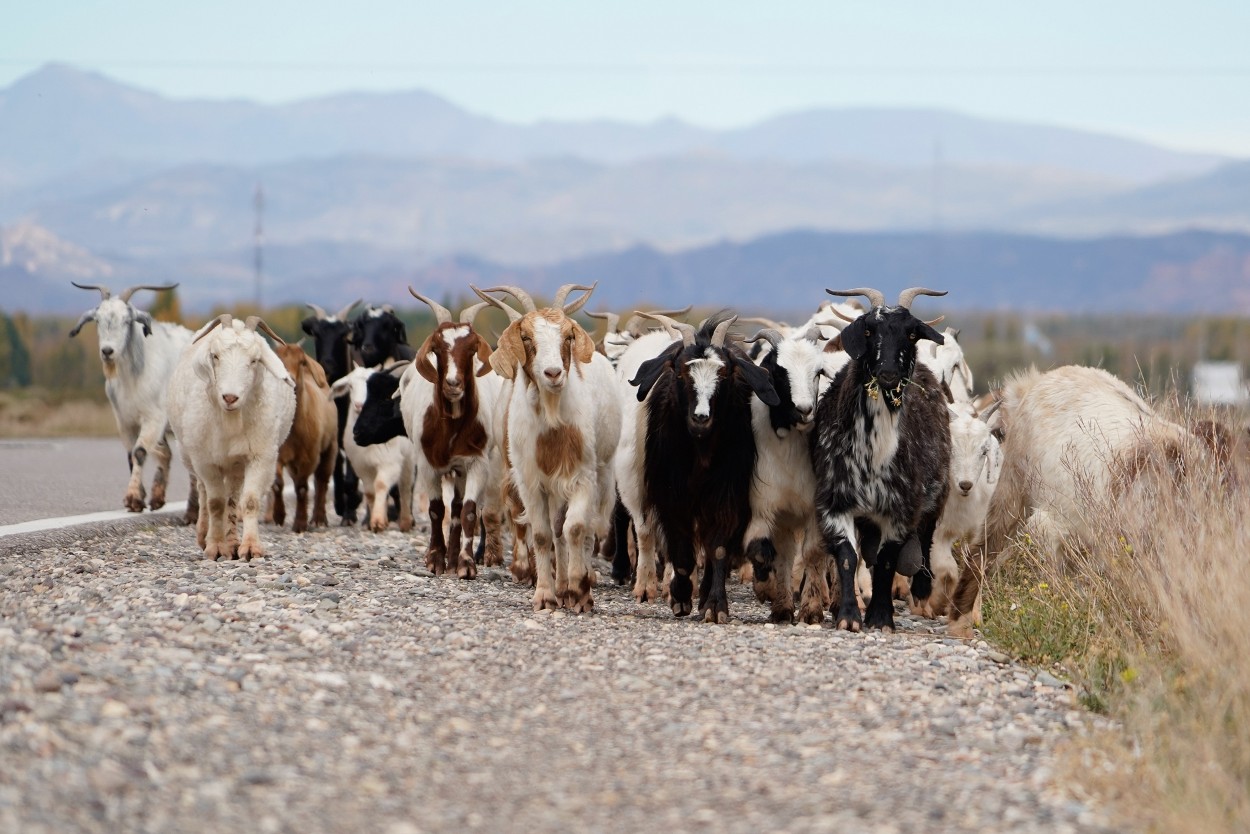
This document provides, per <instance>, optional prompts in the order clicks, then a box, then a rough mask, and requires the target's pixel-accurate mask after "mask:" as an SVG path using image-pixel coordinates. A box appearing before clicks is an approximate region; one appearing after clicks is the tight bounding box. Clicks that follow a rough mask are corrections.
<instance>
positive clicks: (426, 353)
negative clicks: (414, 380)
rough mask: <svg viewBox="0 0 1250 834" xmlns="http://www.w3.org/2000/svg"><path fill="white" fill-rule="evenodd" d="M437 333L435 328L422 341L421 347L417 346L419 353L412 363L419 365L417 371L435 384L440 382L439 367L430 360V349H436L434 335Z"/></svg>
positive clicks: (427, 380)
mask: <svg viewBox="0 0 1250 834" xmlns="http://www.w3.org/2000/svg"><path fill="white" fill-rule="evenodd" d="M437 333H438V330H437V329H435V330H433V331H431V332H430V335H429V336H426V337H425V341H424V342H422V343H421V347H419V348H417V355H416V356H415V357H414V358H413V360H412V363H413V364H414V365H416V366H417V373H419V374H421V376H422V377H424V378H425V381H426V382H430V383H433V384H434V385H437V384H438V369H437V368H435V367H434V363H433V362H431V361H430V351H431V350H433V349H434V336H435V335H436V334H437Z"/></svg>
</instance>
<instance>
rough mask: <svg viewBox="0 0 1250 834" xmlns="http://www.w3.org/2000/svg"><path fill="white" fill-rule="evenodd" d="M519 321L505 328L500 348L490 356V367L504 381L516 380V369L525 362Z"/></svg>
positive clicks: (500, 338)
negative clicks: (518, 325)
mask: <svg viewBox="0 0 1250 834" xmlns="http://www.w3.org/2000/svg"><path fill="white" fill-rule="evenodd" d="M518 322H519V320H518V321H514V322H513V323H512V324H510V325H508V326H507V327H506V328H504V331H503V333H501V334H499V347H497V348H495V351H494V353H492V354H491V355H490V366H491V368H493V369H494V371H495V373H497V374H499V375H500V376H501V377H503V378H504V379H515V378H516V369H517V368H518V367H520V366H521V365H522V364H524V362H525V345H523V344H522V343H521V329H520V328H519V327H517V323H518Z"/></svg>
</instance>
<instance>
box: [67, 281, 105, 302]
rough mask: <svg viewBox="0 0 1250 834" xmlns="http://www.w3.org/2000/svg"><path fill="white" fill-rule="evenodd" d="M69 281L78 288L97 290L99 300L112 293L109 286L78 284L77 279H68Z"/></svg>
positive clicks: (103, 299)
mask: <svg viewBox="0 0 1250 834" xmlns="http://www.w3.org/2000/svg"><path fill="white" fill-rule="evenodd" d="M70 283H71V284H73V285H74V286H75V287H78V289H80V290H99V292H100V300H101V301H107V300H108V298H109V296H110V295H112V292H110V291H109V288H108V287H106V286H104V285H103V284H80V283H78V282H77V281H70Z"/></svg>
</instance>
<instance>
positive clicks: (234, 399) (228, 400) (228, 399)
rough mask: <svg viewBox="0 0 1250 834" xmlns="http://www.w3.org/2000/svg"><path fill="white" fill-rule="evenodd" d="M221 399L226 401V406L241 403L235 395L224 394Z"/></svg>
mask: <svg viewBox="0 0 1250 834" xmlns="http://www.w3.org/2000/svg"><path fill="white" fill-rule="evenodd" d="M221 398H222V399H223V400H225V401H226V405H234V404H235V403H237V402H238V401H239V398H238V397H236V396H235V395H234V394H222V395H221Z"/></svg>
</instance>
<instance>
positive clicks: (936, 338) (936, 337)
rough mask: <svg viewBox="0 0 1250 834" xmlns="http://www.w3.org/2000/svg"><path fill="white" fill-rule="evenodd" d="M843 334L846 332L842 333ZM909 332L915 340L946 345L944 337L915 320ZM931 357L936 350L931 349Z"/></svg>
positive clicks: (935, 354) (935, 353)
mask: <svg viewBox="0 0 1250 834" xmlns="http://www.w3.org/2000/svg"><path fill="white" fill-rule="evenodd" d="M842 332H843V333H845V332H846V331H845V330H844V331H842ZM911 332H912V333H915V334H916V338H917V339H928V340H929V341H931V342H937V343H938V344H939V345H944V344H946V337H945V336H943V335H942V334H941V333H939V332H937V331H936V330H934V329H933V328H932V327H930V326H929V325H927V324H925V323H924V322H922V321H920V320H919V319H916V322H915V324H913V325H912V327H911ZM933 355H934V356H937V348H936V347H934V348H933Z"/></svg>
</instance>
